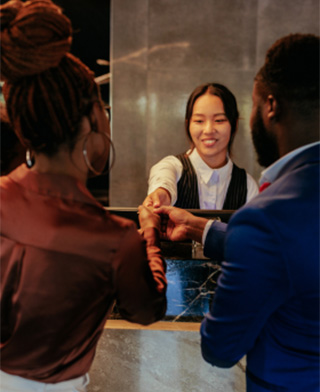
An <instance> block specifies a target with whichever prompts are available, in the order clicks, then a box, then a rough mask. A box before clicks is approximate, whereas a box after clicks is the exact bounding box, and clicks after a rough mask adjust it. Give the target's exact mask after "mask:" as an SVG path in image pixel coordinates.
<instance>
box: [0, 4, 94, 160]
mask: <svg viewBox="0 0 320 392" xmlns="http://www.w3.org/2000/svg"><path fill="white" fill-rule="evenodd" d="M0 23H1V80H2V81H4V82H5V83H4V85H3V94H4V98H5V101H6V106H7V112H8V116H9V119H10V122H11V125H12V127H13V129H14V131H15V133H16V135H17V136H18V138H19V139H20V141H21V143H22V144H23V145H24V146H25V147H26V148H31V149H32V150H34V151H37V152H42V153H45V154H47V155H53V154H55V153H56V152H57V151H58V149H59V147H60V145H62V144H66V145H68V146H69V148H70V150H71V149H72V148H73V147H74V143H75V140H76V139H77V136H78V133H79V125H80V122H81V119H82V117H83V116H85V115H87V114H89V113H90V111H91V109H92V105H93V102H94V100H96V99H97V98H99V97H100V93H99V89H98V86H97V84H96V83H95V81H94V74H93V72H92V71H91V70H90V69H89V68H88V67H87V66H85V65H84V64H83V63H82V62H81V61H80V60H79V59H78V58H76V57H75V56H73V55H72V54H71V53H69V51H70V47H71V42H72V26H71V22H70V20H69V19H68V18H67V17H66V16H64V15H63V14H62V11H61V9H60V8H59V7H58V6H57V5H55V4H54V3H52V1H51V0H30V1H26V2H22V1H20V0H10V1H8V2H7V3H5V4H4V5H2V6H1V7H0Z"/></svg>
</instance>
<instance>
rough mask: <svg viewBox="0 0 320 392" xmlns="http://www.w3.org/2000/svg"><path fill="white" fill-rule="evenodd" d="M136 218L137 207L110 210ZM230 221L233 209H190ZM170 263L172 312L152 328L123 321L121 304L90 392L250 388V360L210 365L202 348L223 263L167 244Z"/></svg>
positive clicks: (186, 245) (196, 248) (237, 391)
mask: <svg viewBox="0 0 320 392" xmlns="http://www.w3.org/2000/svg"><path fill="white" fill-rule="evenodd" d="M107 209H108V210H110V212H111V213H115V214H117V215H120V216H123V217H126V218H128V219H131V220H134V221H135V222H136V223H137V225H139V223H138V215H137V209H134V208H118V209H114V208H107ZM189 211H191V212H193V213H194V214H196V215H199V216H204V217H207V218H210V217H213V218H220V219H221V220H222V221H224V222H228V220H229V219H230V217H231V215H232V213H233V211H216V210H215V211H211V210H189ZM161 249H162V253H163V255H164V257H165V259H166V262H167V274H166V276H167V281H168V289H167V300H168V306H167V312H166V315H165V317H164V319H163V320H161V321H159V322H157V323H154V324H152V325H150V326H147V327H143V326H141V325H137V324H132V323H129V322H127V321H125V320H122V319H121V316H120V315H119V313H118V312H117V308H116V306H115V308H114V311H113V314H112V316H111V318H110V319H109V320H108V322H107V323H106V326H105V330H104V333H103V336H102V338H101V340H100V342H99V345H98V349H97V354H96V357H95V360H94V363H93V366H92V369H91V371H90V377H91V384H90V386H89V392H108V391H112V392H123V391H128V392H149V391H153V392H158V391H159V392H167V391H168V392H171V391H172V392H179V391H181V392H189V391H190V392H191V391H192V392H197V391H199V392H206V391H210V392H211V391H217V392H220V391H221V392H244V391H245V362H244V361H241V362H239V363H238V364H237V365H236V366H234V367H233V368H232V369H219V368H215V367H212V366H211V365H209V364H208V363H206V362H205V361H204V360H203V359H202V357H201V352H200V334H199V329H200V322H201V320H202V319H203V316H204V315H205V314H206V313H207V312H208V310H209V308H210V306H211V303H212V300H213V297H214V293H215V289H216V284H217V279H218V276H219V273H220V267H219V265H218V264H217V263H216V262H215V261H214V260H209V259H207V258H205V257H204V256H203V252H202V248H201V246H200V245H199V244H195V243H192V242H191V241H190V242H181V243H172V242H169V241H164V242H162V243H161Z"/></svg>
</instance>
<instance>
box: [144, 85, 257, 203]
mask: <svg viewBox="0 0 320 392" xmlns="http://www.w3.org/2000/svg"><path fill="white" fill-rule="evenodd" d="M238 118H239V113H238V108H237V102H236V99H235V97H234V95H233V94H232V93H231V91H230V90H229V89H228V88H226V87H225V86H223V85H221V84H218V83H208V84H203V85H201V86H198V87H197V88H196V89H195V90H194V91H193V92H192V94H191V95H190V97H189V100H188V103H187V108H186V115H185V129H186V133H187V136H188V139H189V141H190V149H189V150H188V151H187V152H185V153H183V154H179V155H177V156H172V155H170V156H167V157H165V158H164V159H162V160H161V161H160V162H158V163H157V164H156V165H154V166H153V167H152V168H151V171H150V177H149V189H148V196H147V197H146V199H145V200H144V205H146V206H153V207H159V206H161V205H175V206H177V207H180V208H196V209H199V208H200V209H208V210H221V209H225V210H235V209H238V208H239V207H241V206H242V205H243V204H245V203H246V202H247V201H249V200H250V199H251V198H252V197H253V196H255V195H256V194H257V193H258V188H257V184H256V182H255V181H254V179H253V178H252V177H251V176H250V175H249V174H248V173H246V172H245V170H244V169H239V168H238V167H237V166H236V165H235V164H234V163H233V162H232V161H231V159H230V153H231V147H232V143H233V140H234V136H235V134H236V131H237V125H238Z"/></svg>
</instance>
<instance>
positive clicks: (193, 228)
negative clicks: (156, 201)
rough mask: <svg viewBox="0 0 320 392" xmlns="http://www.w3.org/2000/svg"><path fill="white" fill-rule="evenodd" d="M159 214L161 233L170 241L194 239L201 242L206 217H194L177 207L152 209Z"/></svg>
mask: <svg viewBox="0 0 320 392" xmlns="http://www.w3.org/2000/svg"><path fill="white" fill-rule="evenodd" d="M154 212H155V213H157V214H160V215H161V233H162V235H163V236H164V237H165V238H167V239H169V240H171V241H185V240H189V239H191V240H195V241H197V242H200V243H201V242H202V233H203V230H204V228H205V225H206V223H207V222H208V220H207V219H205V218H201V217H196V216H194V215H193V214H191V213H190V212H188V211H186V210H183V209H181V208H177V207H165V206H163V207H160V208H157V209H155V210H154Z"/></svg>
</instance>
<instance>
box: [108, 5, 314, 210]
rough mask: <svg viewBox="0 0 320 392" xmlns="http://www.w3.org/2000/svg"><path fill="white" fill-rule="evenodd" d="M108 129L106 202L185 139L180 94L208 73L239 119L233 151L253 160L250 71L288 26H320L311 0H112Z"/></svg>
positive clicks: (125, 198)
mask: <svg viewBox="0 0 320 392" xmlns="http://www.w3.org/2000/svg"><path fill="white" fill-rule="evenodd" d="M111 14H112V24H111V39H112V43H111V61H112V67H111V72H112V85H111V104H112V133H113V139H114V142H115V146H116V150H117V152H118V155H117V157H118V159H117V163H116V166H115V167H114V169H113V171H112V173H111V180H110V199H111V201H110V205H111V206H127V207H135V206H137V205H138V204H140V203H141V202H142V201H143V199H144V197H145V195H146V190H147V178H148V174H149V170H150V167H151V166H152V165H153V164H154V163H156V162H157V161H158V160H159V159H161V158H162V157H164V156H166V155H169V154H177V153H180V152H182V151H184V150H185V149H187V148H188V141H187V139H186V137H185V133H184V112H185V105H186V102H187V98H188V96H189V94H190V93H191V91H192V90H193V89H194V88H195V87H196V86H197V85H199V84H201V83H205V82H209V81H215V82H220V83H222V84H225V85H226V86H228V87H229V88H230V90H231V91H232V92H233V93H234V94H235V96H236V98H237V101H238V106H239V111H240V115H241V119H240V122H239V130H238V134H237V136H236V139H235V143H234V149H233V158H234V160H235V162H236V163H237V164H238V165H239V166H241V167H244V168H245V169H246V170H247V171H248V172H249V173H250V174H252V175H253V176H254V178H256V179H258V178H259V176H260V172H261V167H260V166H259V165H258V164H257V162H256V155H255V152H254V149H253V146H252V142H251V136H250V129H249V118H250V112H251V91H252V85H253V78H254V75H255V74H256V72H257V71H258V69H259V68H260V67H261V65H262V64H263V62H264V56H265V52H266V49H267V48H268V47H269V46H270V45H271V44H272V43H273V42H274V41H275V40H276V39H277V38H279V37H281V36H284V35H286V34H289V33H292V32H297V31H301V32H304V33H306V32H310V33H319V2H318V0H296V1H291V0H282V1H278V0H202V1H201V2H196V1H194V0H122V1H113V2H112V4H111Z"/></svg>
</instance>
